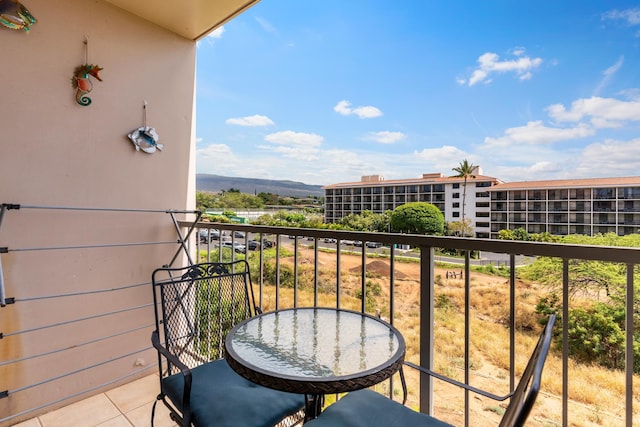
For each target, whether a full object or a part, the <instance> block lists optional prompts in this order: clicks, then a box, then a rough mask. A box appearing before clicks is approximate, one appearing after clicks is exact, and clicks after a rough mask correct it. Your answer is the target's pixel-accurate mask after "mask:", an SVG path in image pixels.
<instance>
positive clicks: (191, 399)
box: [151, 260, 305, 427]
mask: <svg viewBox="0 0 640 427" xmlns="http://www.w3.org/2000/svg"><path fill="white" fill-rule="evenodd" d="M152 283H153V299H154V305H155V320H156V330H155V331H153V333H152V334H151V342H152V344H153V346H154V347H155V348H156V349H157V350H158V366H159V372H160V394H159V395H158V397H157V400H156V401H155V403H154V405H153V409H152V412H151V425H152V426H153V419H154V415H155V405H156V403H158V401H159V400H161V401H162V402H163V403H164V404H165V405H166V406H167V408H169V411H170V416H171V418H172V419H173V420H174V421H175V422H177V423H178V424H179V425H181V426H184V427H187V426H191V425H193V426H195V427H209V426H217V427H226V426H243V427H267V426H274V425H282V426H284V425H287V426H289V425H296V424H299V423H301V422H302V420H303V419H304V410H303V408H304V406H305V398H304V396H303V395H300V394H294V393H286V392H282V391H277V390H272V389H270V388H266V387H262V386H259V385H256V384H254V383H252V382H250V381H248V380H246V379H244V378H243V377H241V376H240V375H238V374H236V373H235V372H234V371H233V370H232V369H231V368H230V367H229V365H227V362H226V361H225V360H224V339H225V337H226V335H227V333H228V332H229V330H230V329H231V328H232V327H233V326H235V325H236V324H237V323H238V322H240V321H242V320H245V319H247V318H249V317H251V316H254V315H255V314H257V313H259V312H260V310H259V308H257V307H256V306H255V303H254V297H253V288H252V286H251V278H250V275H249V264H248V263H247V262H246V261H244V260H239V261H234V262H227V263H202V264H194V265H192V266H189V267H184V268H159V269H157V270H155V271H154V272H153V275H152Z"/></svg>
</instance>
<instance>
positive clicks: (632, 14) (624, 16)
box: [602, 7, 640, 26]
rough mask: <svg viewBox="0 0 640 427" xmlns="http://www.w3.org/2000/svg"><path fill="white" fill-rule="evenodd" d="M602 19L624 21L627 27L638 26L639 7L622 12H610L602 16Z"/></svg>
mask: <svg viewBox="0 0 640 427" xmlns="http://www.w3.org/2000/svg"><path fill="white" fill-rule="evenodd" d="M602 19H603V20H604V19H610V20H614V21H617V20H621V21H625V22H626V23H627V24H628V25H630V26H633V25H640V7H635V8H631V9H624V10H617V9H614V10H610V11H608V12H606V13H604V14H603V15H602Z"/></svg>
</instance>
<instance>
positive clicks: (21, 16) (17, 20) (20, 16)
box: [0, 0, 38, 32]
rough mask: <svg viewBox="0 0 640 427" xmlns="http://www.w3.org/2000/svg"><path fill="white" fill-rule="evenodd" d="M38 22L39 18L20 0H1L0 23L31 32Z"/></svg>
mask: <svg viewBox="0 0 640 427" xmlns="http://www.w3.org/2000/svg"><path fill="white" fill-rule="evenodd" d="M36 22H38V20H37V19H36V18H34V16H33V15H32V14H31V12H29V9H27V8H26V7H25V6H24V5H22V4H21V3H20V2H19V1H18V0H0V25H3V26H5V27H7V28H11V29H12V30H25V31H26V32H29V30H30V29H31V26H32V25H33V24H35V23H36Z"/></svg>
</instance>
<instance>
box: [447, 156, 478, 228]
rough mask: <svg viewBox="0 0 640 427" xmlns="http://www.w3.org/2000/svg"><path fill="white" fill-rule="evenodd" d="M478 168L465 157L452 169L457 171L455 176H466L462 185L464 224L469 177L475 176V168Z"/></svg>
mask: <svg viewBox="0 0 640 427" xmlns="http://www.w3.org/2000/svg"><path fill="white" fill-rule="evenodd" d="M476 168H477V166H476V165H474V164H472V163H469V162H468V161H467V159H464V161H462V162H461V163H460V166H458V167H457V168H452V169H451V170H452V171H454V172H457V173H458V174H457V175H454V177H455V178H464V184H463V186H462V223H463V224H464V223H465V222H464V206H465V204H466V199H467V179H469V178H475V177H476V176H475V175H474V174H473V172H474V170H475V169H476Z"/></svg>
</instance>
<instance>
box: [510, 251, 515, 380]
mask: <svg viewBox="0 0 640 427" xmlns="http://www.w3.org/2000/svg"><path fill="white" fill-rule="evenodd" d="M509 267H510V271H509V306H510V307H509V325H510V327H509V391H510V392H511V391H513V390H514V389H515V388H516V255H515V254H513V253H511V254H509Z"/></svg>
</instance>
